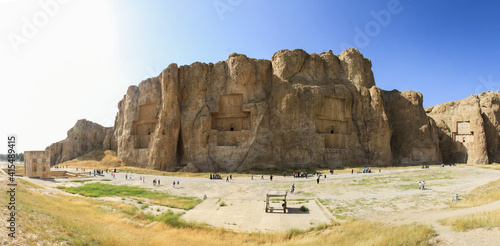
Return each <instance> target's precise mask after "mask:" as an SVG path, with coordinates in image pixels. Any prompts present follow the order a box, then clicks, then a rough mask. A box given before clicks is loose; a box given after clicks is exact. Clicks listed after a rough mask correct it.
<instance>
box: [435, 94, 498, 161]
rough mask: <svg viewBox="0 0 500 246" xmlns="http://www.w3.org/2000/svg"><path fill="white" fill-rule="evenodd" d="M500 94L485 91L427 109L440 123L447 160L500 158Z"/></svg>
mask: <svg viewBox="0 0 500 246" xmlns="http://www.w3.org/2000/svg"><path fill="white" fill-rule="evenodd" d="M499 104H500V94H499V93H498V91H497V92H483V93H481V94H480V95H471V96H470V97H468V98H465V99H462V100H458V101H452V102H446V103H443V104H439V105H436V106H433V107H429V108H427V109H426V112H427V114H428V115H429V116H430V117H432V118H433V119H434V120H435V121H436V123H437V126H438V132H439V133H438V134H439V145H440V148H441V152H442V157H443V162H445V163H472V164H488V163H492V162H499V161H500V135H499V132H500V131H499V130H500V129H499V128H500V124H499V123H500V122H499V119H500V118H499V117H500V110H499V108H500V107H499V106H500V105H499Z"/></svg>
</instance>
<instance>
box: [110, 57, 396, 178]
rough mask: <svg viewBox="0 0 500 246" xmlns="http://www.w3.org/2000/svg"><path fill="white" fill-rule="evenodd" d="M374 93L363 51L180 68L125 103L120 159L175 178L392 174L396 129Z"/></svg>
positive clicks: (134, 91)
mask: <svg viewBox="0 0 500 246" xmlns="http://www.w3.org/2000/svg"><path fill="white" fill-rule="evenodd" d="M374 85H375V84H374V80H373V74H372V72H371V62H370V61H369V60H368V59H365V58H364V57H363V56H362V55H361V53H359V51H358V50H356V49H350V50H347V51H344V52H343V53H342V55H340V57H339V56H336V55H334V54H333V53H332V52H331V51H330V52H325V53H322V54H319V55H318V54H307V53H306V52H304V51H303V50H282V51H278V52H277V53H276V54H274V56H273V58H272V60H271V61H269V60H258V59H250V58H248V57H246V56H245V55H240V54H231V55H230V56H229V57H228V59H227V60H226V61H222V62H218V63H216V64H212V63H210V64H203V63H193V64H191V65H189V66H181V67H177V66H176V65H175V64H172V65H170V66H169V67H168V68H167V69H166V70H165V71H163V72H162V74H161V75H160V76H158V77H156V78H152V79H149V80H146V81H143V82H142V83H141V84H139V86H131V87H130V88H129V90H128V91H127V94H126V95H125V97H124V99H123V100H122V101H121V102H120V103H119V112H118V114H117V117H116V124H115V131H114V139H116V145H117V152H118V157H119V158H121V159H122V160H124V161H125V162H127V163H129V164H130V165H136V166H140V167H148V168H155V169H161V170H169V171H175V170H179V169H180V168H181V167H183V166H185V165H186V163H191V164H192V165H193V166H194V167H196V168H197V169H199V170H202V171H220V170H228V171H232V170H244V169H251V168H257V167H258V168H292V167H309V166H322V167H334V166H343V165H367V166H368V165H390V164H392V153H391V146H390V139H391V136H392V129H391V126H390V124H389V119H388V117H387V115H386V112H385V102H384V95H383V92H382V90H380V89H379V88H377V87H375V86H374Z"/></svg>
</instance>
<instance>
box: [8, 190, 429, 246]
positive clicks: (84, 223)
mask: <svg viewBox="0 0 500 246" xmlns="http://www.w3.org/2000/svg"><path fill="white" fill-rule="evenodd" d="M30 187H31V186H30V184H29V183H24V182H23V183H20V184H19V186H18V188H19V192H18V200H19V202H20V203H19V208H18V211H20V213H19V217H20V225H22V231H21V232H20V235H24V236H25V235H28V234H33V235H36V236H37V237H36V239H35V240H27V241H26V242H27V244H28V245H37V242H41V241H44V242H48V243H47V244H56V243H68V244H71V245H137V242H141V245H166V244H168V245H231V246H233V245H241V244H245V245H262V244H267V245H418V244H426V243H427V242H428V240H429V239H430V238H432V237H433V236H434V231H433V230H432V228H431V227H430V226H422V225H405V226H390V225H382V224H380V223H375V222H363V221H352V220H351V221H346V222H343V223H341V224H335V225H322V226H321V228H317V229H313V230H309V231H304V230H289V231H287V232H276V233H236V232H232V231H228V230H224V229H217V228H212V227H208V226H193V227H189V226H188V227H174V226H171V225H168V224H167V223H166V222H164V221H162V222H160V223H154V224H150V225H149V226H146V225H148V224H149V223H150V222H151V220H150V219H148V218H147V216H137V212H138V211H137V208H136V207H135V206H131V205H125V204H121V203H116V202H115V203H112V202H103V201H98V200H95V199H92V198H85V197H73V196H67V195H47V194H41V193H39V192H38V191H37V190H31V189H27V188H30ZM0 200H1V201H0V202H1V203H2V204H4V203H5V200H6V194H1V195H0ZM174 217H175V216H174ZM166 218H167V219H168V218H170V219H171V218H172V216H170V215H169V216H166ZM166 218H163V219H166ZM161 220H162V218H160V219H159V220H158V221H161ZM20 227H21V226H20Z"/></svg>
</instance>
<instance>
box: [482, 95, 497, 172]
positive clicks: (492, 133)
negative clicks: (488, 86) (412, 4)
mask: <svg viewBox="0 0 500 246" xmlns="http://www.w3.org/2000/svg"><path fill="white" fill-rule="evenodd" d="M479 103H480V106H481V116H482V117H483V121H484V133H485V135H486V146H487V150H488V158H489V161H490V163H500V94H499V92H498V91H496V92H483V93H481V94H480V95H479Z"/></svg>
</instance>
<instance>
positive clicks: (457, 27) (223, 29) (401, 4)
mask: <svg viewBox="0 0 500 246" xmlns="http://www.w3.org/2000/svg"><path fill="white" fill-rule="evenodd" d="M499 11H500V2H498V1H477V2H472V1H456V0H455V1H451V0H450V1H431V0H428V1H424V0H411V1H410V0H400V1H394V0H378V1H355V0H343V1H339V0H337V1H326V0H325V1H291V0H289V1H284V0H283V1H269V0H268V1H260V0H258V1H255V0H252V1H251V0H207V1H205V0H193V1H186V0H184V1H158V0H149V1H138V0H134V1H132V0H107V1H105V0H103V1H98V0H87V1H83V0H69V1H68V2H67V3H65V2H63V1H61V2H58V1H57V0H42V1H35V0H23V1H21V0H17V1H16V0H0V23H1V24H0V54H1V56H0V67H1V68H2V71H0V81H1V83H0V86H1V87H0V91H2V97H1V98H0V100H1V101H0V103H1V104H2V105H3V108H4V111H5V113H4V114H3V115H9V116H5V118H4V117H2V122H1V123H0V124H1V125H0V126H1V127H0V129H1V130H0V133H1V135H2V136H5V135H7V134H16V135H18V138H19V144H18V147H19V149H20V150H32V149H44V148H45V147H46V146H47V145H49V144H50V143H52V142H55V141H59V140H62V139H64V138H65V137H66V131H67V130H68V129H69V128H71V127H72V126H73V125H74V123H75V122H76V121H77V120H78V119H81V118H86V119H88V120H91V121H94V122H97V123H100V124H103V125H106V126H112V124H113V123H114V117H115V114H116V111H117V107H116V105H117V103H118V101H119V100H120V99H121V98H122V97H123V95H124V94H125V92H126V90H127V88H128V86H130V85H137V84H138V83H140V81H142V80H144V79H146V78H149V77H153V76H157V75H158V74H159V73H160V72H161V71H162V70H163V69H164V68H166V67H167V66H168V64H170V63H177V64H179V65H185V64H191V63H193V62H196V61H200V62H214V63H215V62H218V61H221V60H226V59H227V57H228V55H229V54H231V53H233V52H236V53H242V54H246V55H247V56H249V57H252V58H259V59H271V57H272V55H273V54H274V53H275V52H276V51H278V50H281V49H296V48H300V49H304V50H305V51H307V52H308V53H312V52H314V53H320V52H325V51H328V50H332V51H333V53H334V54H340V53H341V52H342V49H343V48H344V47H346V45H349V46H353V47H355V48H359V50H360V51H361V52H362V53H363V54H364V56H365V57H366V58H368V59H370V60H371V61H372V64H373V67H372V70H373V73H374V76H375V82H376V84H377V86H378V87H380V88H382V89H384V90H392V89H397V90H401V91H402V90H415V91H419V92H421V93H422V94H423V95H424V107H429V106H432V105H436V104H439V103H443V102H446V101H450V100H458V99H462V98H465V97H468V96H470V94H477V93H480V92H482V91H486V90H498V89H500V72H499V68H500V61H499V60H498V57H499V55H500V32H499V24H500V17H499V16H500V15H498V13H499ZM26 21H27V22H28V23H31V24H32V25H33V26H34V27H35V29H36V32H33V30H31V31H32V32H31V33H28V34H29V35H28V36H29V37H26V35H24V34H23V30H24V29H26V25H29V24H26ZM20 38H21V39H23V38H24V39H23V41H22V42H21V41H19V40H21V39H20ZM19 92H22V93H19ZM13 108H15V110H12V109H13ZM6 119H7V120H6ZM0 152H3V151H1V150H0Z"/></svg>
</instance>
